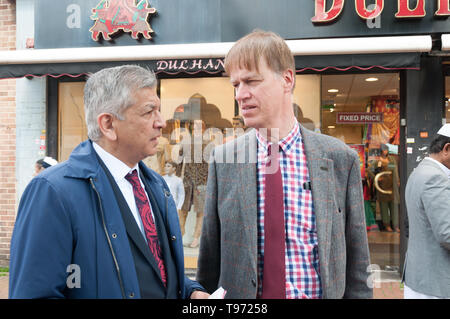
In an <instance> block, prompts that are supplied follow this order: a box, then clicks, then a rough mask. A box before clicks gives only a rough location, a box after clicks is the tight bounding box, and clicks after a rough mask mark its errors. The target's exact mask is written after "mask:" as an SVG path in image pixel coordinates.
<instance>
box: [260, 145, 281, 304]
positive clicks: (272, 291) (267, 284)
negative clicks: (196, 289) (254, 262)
mask: <svg viewBox="0 0 450 319" xmlns="http://www.w3.org/2000/svg"><path fill="white" fill-rule="evenodd" d="M271 147H272V144H271V145H269V148H268V155H269V159H270V161H269V163H268V164H267V165H266V171H267V166H270V165H275V167H271V169H270V171H271V172H274V171H275V170H276V171H275V172H274V173H266V174H265V184H264V270H263V285H262V295H261V298H263V299H285V298H286V266H285V252H284V250H285V245H286V244H285V238H286V234H285V229H284V203H283V179H282V176H281V170H280V164H279V160H278V152H274V154H271Z"/></svg>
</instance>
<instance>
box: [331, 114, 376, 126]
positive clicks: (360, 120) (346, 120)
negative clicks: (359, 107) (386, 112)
mask: <svg viewBox="0 0 450 319" xmlns="http://www.w3.org/2000/svg"><path fill="white" fill-rule="evenodd" d="M381 122H383V113H369V112H367V113H366V112H337V113H336V123H337V124H370V123H381Z"/></svg>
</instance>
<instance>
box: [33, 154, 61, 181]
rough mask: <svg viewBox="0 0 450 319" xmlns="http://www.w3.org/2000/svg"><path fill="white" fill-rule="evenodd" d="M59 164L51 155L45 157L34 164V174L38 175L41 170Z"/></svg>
mask: <svg viewBox="0 0 450 319" xmlns="http://www.w3.org/2000/svg"><path fill="white" fill-rule="evenodd" d="M56 164H58V161H57V160H55V159H53V158H51V157H48V156H46V157H44V158H41V159H39V160H37V161H36V163H35V164H34V174H33V176H36V175H37V174H39V173H40V172H42V171H43V170H44V169H46V168H49V167H50V166H53V165H56Z"/></svg>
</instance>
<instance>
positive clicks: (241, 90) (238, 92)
mask: <svg viewBox="0 0 450 319" xmlns="http://www.w3.org/2000/svg"><path fill="white" fill-rule="evenodd" d="M249 96H250V92H249V90H248V88H247V86H246V85H243V84H241V85H239V86H237V87H236V89H235V99H236V101H238V102H239V101H243V100H245V99H247V98H249Z"/></svg>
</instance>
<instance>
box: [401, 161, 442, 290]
mask: <svg viewBox="0 0 450 319" xmlns="http://www.w3.org/2000/svg"><path fill="white" fill-rule="evenodd" d="M405 199H406V208H407V211H408V219H409V240H408V250H407V253H406V254H407V255H406V261H405V268H404V280H405V284H406V285H407V286H408V287H409V288H411V289H413V290H415V291H417V292H420V293H422V294H426V295H430V296H435V297H441V298H450V181H449V179H448V177H447V175H446V174H445V172H444V171H443V170H442V169H441V168H440V167H439V165H438V164H437V163H435V162H433V161H431V160H430V159H424V160H423V161H422V162H420V164H419V165H418V166H417V167H416V169H414V171H413V172H412V173H411V175H410V176H409V178H408V183H407V184H406V193H405Z"/></svg>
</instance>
